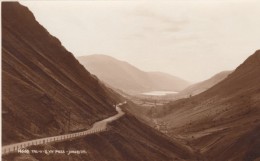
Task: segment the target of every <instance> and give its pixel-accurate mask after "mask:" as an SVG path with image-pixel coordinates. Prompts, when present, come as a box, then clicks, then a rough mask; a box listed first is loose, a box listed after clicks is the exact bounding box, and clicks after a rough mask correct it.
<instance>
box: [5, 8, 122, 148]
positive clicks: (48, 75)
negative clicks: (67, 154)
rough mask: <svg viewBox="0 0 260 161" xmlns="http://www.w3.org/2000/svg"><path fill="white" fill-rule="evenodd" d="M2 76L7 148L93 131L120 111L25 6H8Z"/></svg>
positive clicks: (104, 90)
mask: <svg viewBox="0 0 260 161" xmlns="http://www.w3.org/2000/svg"><path fill="white" fill-rule="evenodd" d="M2 78H3V79H2V123H3V124H2V128H3V138H2V140H3V144H10V143H13V142H19V141H25V140H29V139H33V138H40V137H45V136H51V135H57V134H61V133H65V132H68V130H78V129H84V128H89V126H90V125H92V123H93V122H95V121H97V120H100V119H103V118H106V117H108V116H111V115H114V114H115V113H116V111H115V109H114V108H113V107H112V105H113V104H114V103H115V101H116V100H118V98H119V97H118V96H117V95H116V94H113V92H111V90H109V89H107V88H106V87H105V86H104V85H103V84H102V83H101V82H100V81H99V80H98V79H96V78H95V77H93V76H92V75H91V74H90V73H89V72H88V71H87V70H86V69H85V68H84V67H83V66H82V65H81V64H80V63H79V62H78V61H77V60H76V59H75V58H74V56H73V55H72V54H71V53H70V52H68V51H67V50H66V49H65V48H64V47H63V46H62V45H61V42H60V41H59V40H58V39H57V38H55V37H53V36H51V35H50V34H49V33H48V32H47V30H46V29H45V28H43V27H42V26H41V25H40V24H39V23H38V22H37V21H36V20H35V17H34V16H33V14H32V13H31V12H30V11H29V10H28V9H27V8H26V7H23V6H21V5H20V4H19V3H2ZM69 117H70V120H71V121H70V127H69V125H68V120H69ZM69 128H70V129H69Z"/></svg>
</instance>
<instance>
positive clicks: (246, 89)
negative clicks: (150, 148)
mask: <svg viewBox="0 0 260 161" xmlns="http://www.w3.org/2000/svg"><path fill="white" fill-rule="evenodd" d="M259 82H260V50H258V51H256V52H255V53H254V54H253V55H252V56H250V57H249V58H248V59H247V60H246V61H245V62H244V63H243V64H241V65H240V66H239V67H238V68H237V69H236V70H235V71H234V72H233V73H231V74H230V75H229V76H228V77H227V78H226V79H224V80H223V81H221V82H220V83H218V84H217V85H215V86H213V87H212V88H210V89H209V90H207V91H205V92H203V93H201V94H199V95H196V96H194V97H191V98H187V99H180V100H177V101H174V102H172V103H170V104H168V105H167V106H164V108H162V109H160V110H158V111H157V114H158V115H157V118H158V120H159V121H162V122H165V123H166V124H167V130H168V133H169V135H170V136H172V137H179V138H181V139H183V140H186V141H187V143H188V144H189V145H191V146H192V147H194V148H196V149H197V150H199V151H200V152H201V153H202V154H203V155H204V156H205V157H206V158H207V159H208V160H211V161H219V160H232V161H254V160H257V159H258V160H259V159H260V158H259V157H260V151H259V147H260V140H259V138H260V137H259V136H260V118H259V116H260V84H259Z"/></svg>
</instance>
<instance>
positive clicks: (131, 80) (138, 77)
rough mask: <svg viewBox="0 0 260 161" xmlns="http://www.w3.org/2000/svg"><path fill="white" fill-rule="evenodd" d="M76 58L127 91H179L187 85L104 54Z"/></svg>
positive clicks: (92, 70) (184, 82) (102, 77)
mask: <svg viewBox="0 0 260 161" xmlns="http://www.w3.org/2000/svg"><path fill="white" fill-rule="evenodd" d="M78 60H79V61H80V63H81V64H83V65H84V66H85V67H86V69H87V70H89V71H90V72H91V73H93V74H95V75H97V77H98V78H100V79H101V80H102V81H104V82H105V83H107V84H109V85H110V86H112V87H113V88H118V89H120V90H123V91H124V92H128V93H135V94H136V93H141V92H148V91H160V90H167V91H180V90H182V89H184V88H185V87H187V86H188V85H189V83H188V82H187V81H185V80H182V79H180V78H178V77H175V76H172V75H169V74H166V73H161V72H144V71H142V70H140V69H138V68H136V67H134V66H132V65H131V64H129V63H127V62H124V61H120V60H117V59H115V58H112V57H110V56H106V55H90V56H82V57H79V58H78Z"/></svg>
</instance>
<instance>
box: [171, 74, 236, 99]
mask: <svg viewBox="0 0 260 161" xmlns="http://www.w3.org/2000/svg"><path fill="white" fill-rule="evenodd" d="M230 73H232V71H223V72H220V73H218V74H216V75H214V76H213V77H211V78H210V79H207V80H205V81H202V82H199V83H195V84H192V85H190V86H188V87H187V88H185V89H184V90H182V91H181V92H179V93H178V94H176V95H175V96H174V97H176V98H178V99H180V98H186V97H190V96H195V95H197V94H200V93H202V92H204V91H206V90H208V89H209V88H211V87H213V86H214V85H216V84H217V83H219V82H221V81H222V80H224V79H225V78H226V77H227V76H228V75H229V74H230Z"/></svg>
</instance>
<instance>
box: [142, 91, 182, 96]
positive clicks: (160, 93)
mask: <svg viewBox="0 0 260 161" xmlns="http://www.w3.org/2000/svg"><path fill="white" fill-rule="evenodd" d="M177 93H178V92H174V91H151V92H145V93H142V95H147V96H165V95H168V94H177Z"/></svg>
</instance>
